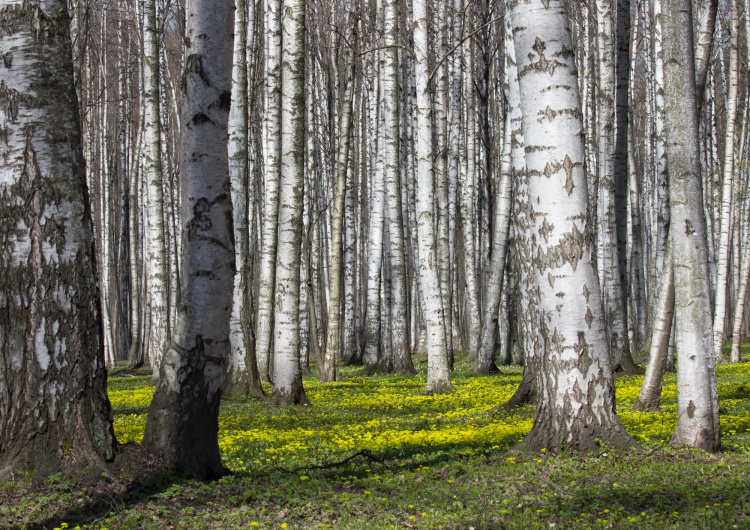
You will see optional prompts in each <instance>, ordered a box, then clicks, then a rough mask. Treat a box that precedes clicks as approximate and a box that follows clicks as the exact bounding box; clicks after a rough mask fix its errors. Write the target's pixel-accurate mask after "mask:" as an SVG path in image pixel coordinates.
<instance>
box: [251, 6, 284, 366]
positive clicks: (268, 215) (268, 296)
mask: <svg viewBox="0 0 750 530" xmlns="http://www.w3.org/2000/svg"><path fill="white" fill-rule="evenodd" d="M265 38H266V43H265V52H266V84H265V105H266V107H265V114H264V116H263V141H264V146H263V162H264V166H265V167H264V183H265V189H264V193H263V229H262V231H261V238H262V241H261V250H260V273H259V278H258V309H257V314H256V317H257V324H256V333H255V341H256V342H255V347H256V348H255V354H256V355H257V360H258V372H259V373H260V378H261V380H262V381H268V380H269V376H270V372H269V369H270V368H269V362H270V360H271V357H270V356H271V348H272V344H273V342H272V341H273V321H274V320H273V319H274V316H273V304H274V302H273V299H274V287H275V285H276V279H275V278H276V277H275V274H276V244H277V241H276V235H277V224H278V217H279V176H280V174H281V165H280V164H281V0H266V27H265Z"/></svg>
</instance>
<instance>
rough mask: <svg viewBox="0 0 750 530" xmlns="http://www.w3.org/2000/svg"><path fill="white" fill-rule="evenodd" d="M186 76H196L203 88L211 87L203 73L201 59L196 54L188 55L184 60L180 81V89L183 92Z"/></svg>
mask: <svg viewBox="0 0 750 530" xmlns="http://www.w3.org/2000/svg"><path fill="white" fill-rule="evenodd" d="M188 75H197V76H198V77H199V78H200V80H201V81H203V84H204V85H205V86H207V87H209V86H211V82H210V81H209V80H208V77H207V76H206V73H205V72H204V71H203V58H202V57H201V56H200V55H199V54H197V53H193V54H191V55H188V56H187V58H186V59H185V70H183V73H182V80H181V81H180V88H181V89H182V91H183V92H184V91H185V90H187V79H188Z"/></svg>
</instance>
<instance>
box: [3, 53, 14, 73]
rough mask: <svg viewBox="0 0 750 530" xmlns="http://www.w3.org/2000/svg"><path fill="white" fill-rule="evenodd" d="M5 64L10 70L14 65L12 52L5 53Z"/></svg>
mask: <svg viewBox="0 0 750 530" xmlns="http://www.w3.org/2000/svg"><path fill="white" fill-rule="evenodd" d="M3 64H4V65H5V68H7V69H8V70H10V69H11V67H12V66H13V55H11V53H10V52H7V53H5V54H3Z"/></svg>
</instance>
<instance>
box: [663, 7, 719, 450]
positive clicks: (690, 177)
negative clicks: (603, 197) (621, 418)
mask: <svg viewBox="0 0 750 530" xmlns="http://www.w3.org/2000/svg"><path fill="white" fill-rule="evenodd" d="M663 6H664V12H663V14H662V16H663V21H664V25H663V29H664V87H665V92H664V102H665V118H666V129H667V146H666V147H667V158H668V159H669V173H670V186H669V202H670V209H671V215H672V219H673V220H674V222H673V223H672V230H671V237H672V256H673V261H674V263H675V264H676V265H679V266H675V267H674V283H675V312H676V314H678V315H679V318H677V320H676V324H677V326H676V334H675V338H676V348H677V354H678V355H679V362H678V363H677V392H678V394H677V409H678V411H677V412H678V418H677V428H676V430H675V433H674V436H673V437H672V442H673V443H679V444H686V445H691V446H695V447H699V448H702V449H705V450H707V451H715V450H717V449H718V448H719V444H720V438H719V410H718V395H717V394H718V393H717V386H716V367H715V359H714V356H713V343H712V342H713V340H712V339H713V337H712V334H711V300H710V289H709V283H708V256H707V254H708V252H707V248H706V233H705V230H706V228H705V227H706V221H705V218H704V216H703V205H702V186H701V179H700V161H699V160H698V158H697V157H698V153H699V148H698V123H697V115H696V112H695V108H696V102H695V61H694V57H693V22H692V6H691V4H690V2H689V1H688V0H664V3H663Z"/></svg>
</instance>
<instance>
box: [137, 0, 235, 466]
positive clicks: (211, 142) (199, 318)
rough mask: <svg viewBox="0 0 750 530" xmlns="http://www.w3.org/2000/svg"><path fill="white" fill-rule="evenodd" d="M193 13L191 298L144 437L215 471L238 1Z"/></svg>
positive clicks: (186, 131)
mask: <svg viewBox="0 0 750 530" xmlns="http://www.w3.org/2000/svg"><path fill="white" fill-rule="evenodd" d="M186 19H187V28H186V39H185V43H186V46H187V50H186V57H187V59H186V64H185V72H184V77H183V79H184V83H183V95H182V109H181V112H182V123H183V124H184V126H183V129H182V134H181V150H182V153H181V155H182V162H181V164H180V170H181V181H182V184H181V191H182V209H183V212H182V217H183V222H184V223H185V231H184V234H185V238H186V240H185V243H184V246H183V248H184V257H183V259H184V260H185V261H184V266H183V267H182V271H183V275H182V276H183V279H184V281H185V284H186V285H185V288H184V289H183V290H182V292H183V302H184V305H183V306H182V307H181V308H180V312H179V316H178V321H177V326H176V329H175V333H174V335H173V340H172V341H171V343H170V346H169V348H168V349H167V351H166V352H165V354H164V357H163V359H162V362H161V365H160V374H159V383H158V385H157V387H156V391H155V393H154V399H153V401H152V402H151V407H150V409H149V414H148V418H147V420H146V429H145V433H144V437H143V446H144V447H145V448H146V449H147V450H149V451H152V452H155V453H158V454H160V455H161V456H162V457H163V458H164V459H165V460H167V461H169V462H173V463H174V464H175V465H177V466H178V467H180V468H183V469H185V470H186V471H188V472H190V473H192V474H194V475H195V476H196V477H198V478H201V479H209V478H215V477H217V476H220V475H222V474H223V473H224V467H223V466H222V464H221V455H220V454H219V444H218V430H219V403H220V401H221V388H222V386H223V383H224V378H225V366H226V363H227V360H228V357H229V354H230V352H229V320H230V317H231V307H232V298H231V297H232V284H233V275H234V245H233V241H232V239H233V234H232V227H231V215H232V212H231V201H230V197H229V195H228V191H229V189H230V184H229V167H228V160H227V141H228V137H227V122H228V117H229V106H230V103H231V92H230V90H231V82H232V77H231V73H232V30H233V27H234V26H233V22H234V6H233V5H232V4H231V3H227V2H221V1H216V0H195V1H193V2H192V3H191V4H190V6H189V9H188V12H187V17H186Z"/></svg>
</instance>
